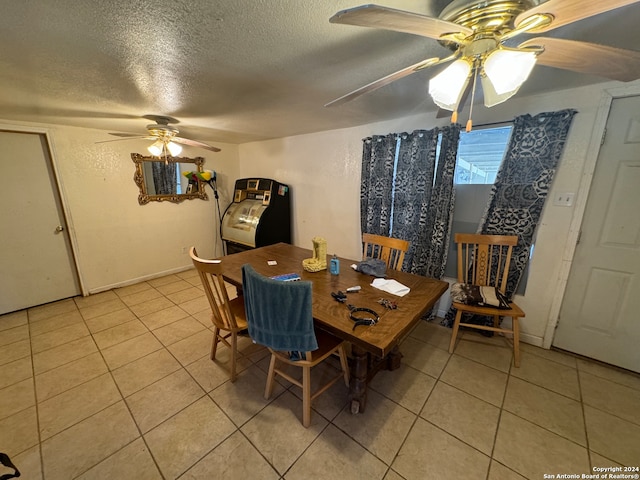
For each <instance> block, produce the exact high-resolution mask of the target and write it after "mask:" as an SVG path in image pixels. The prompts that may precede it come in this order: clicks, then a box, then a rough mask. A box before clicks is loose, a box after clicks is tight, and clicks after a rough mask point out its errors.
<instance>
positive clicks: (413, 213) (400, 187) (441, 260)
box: [392, 125, 460, 278]
mask: <svg viewBox="0 0 640 480" xmlns="http://www.w3.org/2000/svg"><path fill="white" fill-rule="evenodd" d="M439 135H441V141H440V148H439V150H438V136H439ZM459 135H460V126H459V125H452V126H451V127H446V128H443V129H433V130H429V131H425V130H416V131H415V132H413V133H412V134H403V135H402V136H401V139H400V147H399V152H398V164H397V171H396V182H395V186H394V198H393V205H394V206H393V212H394V215H393V228H392V236H394V237H397V238H402V239H405V240H409V241H410V242H411V246H410V248H409V251H408V252H407V254H406V255H405V261H404V267H403V270H405V271H408V272H411V273H416V274H418V275H427V276H430V277H435V278H442V276H443V275H444V267H445V264H446V261H447V258H446V255H447V252H448V241H449V233H450V231H451V220H452V217H453V206H454V201H455V193H454V190H453V174H454V171H455V165H456V156H457V152H458V137H459ZM438 151H439V156H438V159H437V162H436V156H437V155H438ZM436 164H437V167H436ZM436 168H437V169H436ZM434 175H435V181H434Z"/></svg>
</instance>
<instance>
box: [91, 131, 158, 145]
mask: <svg viewBox="0 0 640 480" xmlns="http://www.w3.org/2000/svg"><path fill="white" fill-rule="evenodd" d="M109 135H116V136H117V137H124V138H114V139H113V140H101V141H100V142H95V143H109V142H122V141H123V140H136V139H137V140H157V139H156V137H149V136H147V135H134V134H126V135H125V134H119V133H110V134H109Z"/></svg>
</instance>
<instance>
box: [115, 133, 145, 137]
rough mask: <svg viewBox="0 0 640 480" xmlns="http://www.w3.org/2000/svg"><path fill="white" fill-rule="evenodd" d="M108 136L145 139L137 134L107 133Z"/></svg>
mask: <svg viewBox="0 0 640 480" xmlns="http://www.w3.org/2000/svg"><path fill="white" fill-rule="evenodd" d="M109 135H113V136H115V137H145V136H146V135H140V134H139V133H120V132H109Z"/></svg>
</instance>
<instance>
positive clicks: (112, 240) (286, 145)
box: [0, 82, 640, 346]
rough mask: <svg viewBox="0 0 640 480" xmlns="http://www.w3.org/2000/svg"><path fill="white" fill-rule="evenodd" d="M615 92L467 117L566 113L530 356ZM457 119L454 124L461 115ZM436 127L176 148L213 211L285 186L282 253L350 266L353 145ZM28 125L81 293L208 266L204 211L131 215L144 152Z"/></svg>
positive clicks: (210, 226) (566, 260)
mask: <svg viewBox="0 0 640 480" xmlns="http://www.w3.org/2000/svg"><path fill="white" fill-rule="evenodd" d="M636 83H640V82H636ZM616 85H619V84H617V83H616V84H611V83H609V84H601V85H595V86H589V87H583V88H580V89H575V90H569V91H561V92H554V93H549V94H545V95H537V96H533V97H528V98H521V99H520V98H514V99H511V100H509V101H508V102H506V103H505V104H503V105H500V106H496V107H494V108H492V109H486V108H483V107H477V108H476V110H475V111H474V114H473V119H474V124H475V125H479V124H483V123H491V122H500V121H506V120H511V119H513V118H514V117H515V116H517V115H521V114H524V113H529V114H532V115H535V114H537V113H540V112H543V111H555V110H560V109H564V108H575V109H576V110H578V114H577V115H576V116H575V117H574V121H573V124H572V127H571V131H570V132H569V137H568V140H567V144H566V147H565V151H564V155H563V158H562V159H561V163H560V167H559V170H558V172H557V174H556V177H555V180H554V183H553V186H552V191H551V195H552V196H553V194H554V193H555V192H576V201H575V204H574V206H573V207H557V206H553V205H552V204H551V203H550V202H548V204H547V206H546V207H545V210H544V212H543V216H542V220H541V224H540V226H539V229H538V234H537V241H536V252H535V256H534V258H533V262H532V264H531V266H530V277H529V283H528V287H527V291H526V295H525V296H524V297H522V298H517V301H518V303H519V304H520V305H521V306H522V307H523V308H524V310H525V311H526V312H527V317H526V319H525V320H524V321H523V322H522V323H523V325H522V330H523V340H524V341H527V342H530V343H533V344H537V345H541V344H542V343H543V338H544V337H545V331H546V333H547V336H546V338H545V342H544V343H545V345H546V346H548V345H549V344H550V342H551V336H552V333H553V328H552V327H553V325H554V323H555V320H556V318H555V316H557V311H558V309H559V302H560V301H561V299H562V292H563V290H564V282H565V281H566V277H567V275H568V269H569V267H570V262H571V256H572V252H573V246H572V242H573V240H572V238H573V239H575V235H576V225H578V226H579V222H580V219H581V215H582V211H580V207H579V206H582V207H584V203H585V200H586V198H583V197H586V192H587V190H588V187H589V181H588V180H589V178H590V177H589V172H588V171H585V163H586V161H587V159H588V158H589V157H591V158H593V152H590V151H589V149H590V148H591V149H592V150H593V149H594V145H596V146H597V145H598V143H597V142H596V143H593V142H592V136H593V132H594V129H595V130H596V135H597V136H599V135H600V133H599V132H598V131H597V130H598V128H599V127H598V122H597V121H596V118H597V117H598V115H599V117H598V118H601V117H602V113H601V110H602V109H601V108H600V109H599V107H601V102H602V97H603V90H604V89H605V88H610V87H612V86H616ZM599 112H600V113H599ZM460 119H461V120H460V121H461V122H462V123H464V122H466V113H464V112H463V114H461V116H460ZM446 123H448V119H439V120H436V119H435V115H434V114H433V113H429V114H423V115H415V116H411V117H405V118H401V119H397V120H393V121H388V122H380V123H373V124H368V125H362V126H359V127H353V128H348V129H341V130H333V131H328V132H321V133H317V134H309V135H300V136H296V137H288V138H281V139H277V140H270V141H264V142H254V143H247V144H243V145H239V146H237V145H227V144H223V145H220V146H221V148H222V152H220V153H216V154H213V153H209V152H204V154H203V150H198V149H189V148H188V147H187V148H185V151H184V153H183V155H184V156H191V157H194V156H204V157H205V158H206V159H207V162H206V164H205V168H208V169H212V170H216V171H217V172H218V176H219V186H220V189H221V199H220V201H221V208H222V209H224V208H225V207H226V205H227V204H228V203H229V201H230V199H231V198H232V190H233V183H234V182H235V180H236V179H238V178H243V177H267V178H274V179H276V180H278V181H281V182H283V183H287V184H289V185H290V186H291V189H292V209H293V212H292V213H293V241H294V243H295V244H296V245H300V246H303V247H307V248H311V239H312V238H313V237H314V236H322V237H325V238H326V239H327V243H328V251H329V253H334V252H335V253H337V254H339V255H341V256H345V257H349V258H354V259H357V258H359V256H360V255H361V251H360V249H361V246H360V217H359V195H360V164H361V158H362V139H363V138H365V137H368V136H370V135H373V134H386V133H390V132H401V131H412V130H415V129H429V128H432V127H434V126H436V125H444V124H446ZM0 124H2V125H1V126H3V127H5V128H7V127H10V126H12V125H16V123H15V122H9V121H2V120H0ZM21 125H28V124H24V123H22V124H21ZM32 125H33V126H36V127H38V128H43V127H44V128H46V129H47V130H48V132H49V136H50V138H51V141H52V144H53V148H54V157H55V164H56V167H57V169H58V173H59V180H60V184H61V186H62V195H63V198H64V201H65V204H66V205H67V208H68V211H69V213H70V216H71V218H70V221H71V224H70V225H69V227H70V230H71V233H72V236H73V242H74V247H75V250H76V254H77V258H78V265H79V268H80V274H81V280H82V283H83V288H84V290H85V292H98V291H101V290H104V289H107V288H111V287H113V286H121V285H125V284H128V283H132V282H135V281H138V280H141V279H144V278H151V277H154V276H158V275H161V274H163V273H167V272H172V271H177V270H180V269H184V268H187V267H189V265H190V262H189V257H188V255H185V254H183V253H182V248H183V247H184V246H190V245H196V246H197V247H198V249H199V252H200V253H201V254H202V255H204V256H214V255H217V254H219V252H214V248H213V245H214V241H215V238H217V232H218V224H217V212H216V208H215V205H214V203H213V201H212V200H211V199H210V201H207V202H205V201H201V200H192V201H186V202H183V203H181V204H171V203H166V202H163V203H150V204H147V205H143V206H141V205H138V202H137V196H138V190H137V187H136V185H135V184H134V182H133V172H134V166H133V162H132V161H131V158H130V153H131V152H145V148H146V142H138V141H124V142H110V143H106V144H96V143H95V142H96V141H101V140H109V139H112V138H113V137H110V136H109V135H107V133H106V132H103V131H100V130H92V129H83V128H74V127H65V126H53V125H41V124H32ZM595 148H596V149H597V147H595ZM596 153H597V152H596ZM587 169H588V168H587ZM585 179H586V180H585ZM206 188H207V192H208V193H209V194H210V197H212V195H211V191H210V189H209V187H206ZM577 206H578V209H576V208H577ZM576 218H577V220H576ZM572 225H573V227H572ZM571 228H573V230H570V229H571ZM554 315H555V316H554Z"/></svg>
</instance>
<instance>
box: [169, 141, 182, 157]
mask: <svg viewBox="0 0 640 480" xmlns="http://www.w3.org/2000/svg"><path fill="white" fill-rule="evenodd" d="M167 150H169V153H170V154H171V156H172V157H175V156H176V155H180V152H182V147H181V146H180V145H178V144H177V143H175V142H169V143H167Z"/></svg>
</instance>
